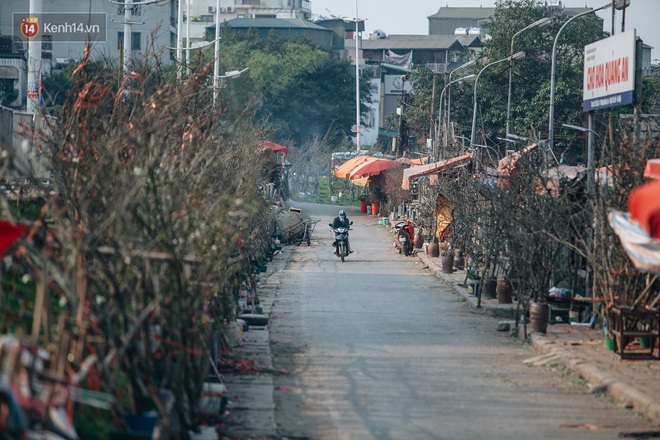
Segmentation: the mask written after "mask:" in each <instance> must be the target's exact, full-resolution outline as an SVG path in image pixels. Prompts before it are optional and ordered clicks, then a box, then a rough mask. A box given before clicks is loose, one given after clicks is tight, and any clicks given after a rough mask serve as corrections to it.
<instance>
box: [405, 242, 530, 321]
mask: <svg viewBox="0 0 660 440" xmlns="http://www.w3.org/2000/svg"><path fill="white" fill-rule="evenodd" d="M417 257H418V258H419V259H420V261H422V263H424V264H425V265H426V266H428V270H429V271H430V272H431V273H432V274H433V276H435V277H436V278H438V279H439V280H441V281H443V282H444V283H445V284H447V285H448V286H450V287H452V289H453V290H454V292H455V293H456V294H457V295H459V296H462V297H463V299H465V301H466V302H467V303H468V304H469V305H470V307H471V308H472V309H473V310H478V311H480V312H482V313H484V314H487V315H490V316H493V317H495V318H500V319H509V320H512V319H515V318H516V306H517V305H516V304H487V303H486V302H485V301H484V300H483V299H482V301H481V306H479V300H478V298H477V297H476V296H473V295H470V294H469V293H468V291H467V288H465V287H462V286H460V285H459V284H458V281H457V279H456V278H455V275H452V274H446V273H444V272H443V271H442V269H441V268H440V267H438V264H437V263H436V262H435V261H433V260H432V258H431V257H429V256H428V255H426V254H424V253H422V252H420V251H419V250H418V252H417ZM461 278H462V276H461Z"/></svg>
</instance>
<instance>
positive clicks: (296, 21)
mask: <svg viewBox="0 0 660 440" xmlns="http://www.w3.org/2000/svg"><path fill="white" fill-rule="evenodd" d="M226 23H227V25H228V26H229V27H230V28H232V29H237V28H261V29H315V30H320V31H327V30H328V29H327V28H324V27H323V26H319V25H318V24H316V23H313V22H311V21H309V20H302V19H300V18H233V19H231V20H228V21H227V22H226ZM213 27H215V26H211V28H213Z"/></svg>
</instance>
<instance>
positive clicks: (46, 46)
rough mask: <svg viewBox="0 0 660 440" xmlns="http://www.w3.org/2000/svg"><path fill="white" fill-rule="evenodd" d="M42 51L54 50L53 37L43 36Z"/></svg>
mask: <svg viewBox="0 0 660 440" xmlns="http://www.w3.org/2000/svg"><path fill="white" fill-rule="evenodd" d="M41 50H53V36H52V35H42V36H41Z"/></svg>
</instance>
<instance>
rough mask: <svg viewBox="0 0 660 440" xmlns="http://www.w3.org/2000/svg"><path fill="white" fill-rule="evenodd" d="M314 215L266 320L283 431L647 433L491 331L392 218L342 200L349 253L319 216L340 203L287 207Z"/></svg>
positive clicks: (343, 434)
mask: <svg viewBox="0 0 660 440" xmlns="http://www.w3.org/2000/svg"><path fill="white" fill-rule="evenodd" d="M294 206H300V207H302V208H303V209H304V210H305V211H306V212H307V213H308V214H310V215H311V216H312V217H313V218H320V219H321V221H320V222H319V224H318V225H317V227H316V230H315V233H314V236H313V243H312V246H309V247H307V246H305V245H302V246H300V247H298V248H296V251H295V252H294V254H293V256H292V258H291V260H290V262H289V263H288V264H287V267H286V269H285V271H284V273H283V276H282V277H281V282H280V283H279V286H278V289H277V297H276V299H275V300H274V302H273V307H272V309H271V319H270V324H269V327H270V339H271V351H272V354H273V366H274V367H275V368H278V369H286V370H287V371H289V372H290V373H291V374H289V375H281V376H278V377H276V378H275V395H274V397H275V403H276V415H275V417H276V424H277V426H278V429H279V434H280V435H282V436H287V437H289V438H310V439H378V440H384V439H397V440H398V439H531V438H538V439H566V438H571V439H599V440H602V439H613V438H620V437H621V436H622V435H623V436H625V435H627V434H626V433H631V432H640V431H652V430H653V427H652V425H651V424H650V423H649V422H648V421H647V420H646V419H644V418H642V417H640V416H637V415H634V414H632V413H631V412H630V411H627V410H625V409H623V408H620V407H617V406H616V405H615V404H614V403H613V402H612V401H611V400H610V399H609V398H608V397H606V396H604V395H602V394H592V393H590V392H589V390H588V388H587V386H586V383H585V382H584V381H582V380H581V379H580V378H579V377H577V376H575V375H574V373H572V372H570V371H569V370H567V369H562V368H559V367H552V368H550V367H543V366H528V365H526V364H525V363H523V361H524V360H526V359H529V358H532V357H534V356H536V353H535V352H534V351H533V350H532V349H531V348H530V347H529V346H526V345H524V344H522V343H521V341H518V340H515V339H511V338H509V337H508V335H507V334H506V333H498V332H496V331H495V329H496V325H497V321H495V320H493V319H492V318H489V317H487V316H484V315H480V314H479V313H478V312H474V311H471V310H470V308H469V307H467V305H466V304H465V302H463V301H461V299H460V298H459V297H458V296H456V295H454V294H453V293H451V292H452V290H451V288H450V287H449V286H446V285H444V284H443V283H442V282H441V281H439V280H438V279H437V278H435V277H433V276H430V275H429V274H428V272H427V271H426V270H425V268H423V267H422V266H421V263H420V262H419V260H418V259H417V258H410V257H404V256H401V255H399V254H398V252H397V251H396V250H395V249H394V247H393V244H392V240H391V238H390V233H389V227H385V226H381V225H378V224H377V218H376V217H373V216H366V215H364V214H360V213H359V212H358V211H357V210H356V209H352V208H349V209H347V213H348V215H349V217H350V218H351V219H352V220H353V221H354V225H353V228H354V230H353V231H352V233H351V245H352V247H353V249H354V250H355V253H354V254H352V255H351V256H350V257H349V258H348V259H347V261H346V262H345V263H341V261H340V260H339V259H338V258H337V257H335V256H334V255H333V254H332V247H331V246H330V243H331V242H332V234H331V233H330V231H329V228H328V227H327V226H325V227H324V226H323V225H327V224H328V223H329V222H330V221H331V219H332V217H333V216H334V215H336V212H337V211H338V209H339V208H338V207H334V206H330V207H327V206H318V205H303V204H294Z"/></svg>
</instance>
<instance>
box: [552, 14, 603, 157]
mask: <svg viewBox="0 0 660 440" xmlns="http://www.w3.org/2000/svg"><path fill="white" fill-rule="evenodd" d="M611 6H612V4H611V3H608V4H606V5H603V6H601V7H599V8H596V9H592V10H591V11H585V12H582V13H580V14H577V15H574V16H573V17H571V18H569V19H568V20H566V23H564V24H563V25H562V27H561V28H559V31H558V32H557V35H556V36H555V42H554V44H553V45H552V68H551V71H550V110H549V116H548V148H549V149H550V151H553V147H554V133H553V132H554V124H555V81H556V68H557V42H558V41H559V36H560V35H561V32H562V31H563V30H564V28H565V27H566V25H568V23H570V22H571V21H573V20H575V19H576V18H580V17H582V16H584V15H587V14H591V13H592V12H597V11H600V10H603V9H607V8H609V7H611Z"/></svg>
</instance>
